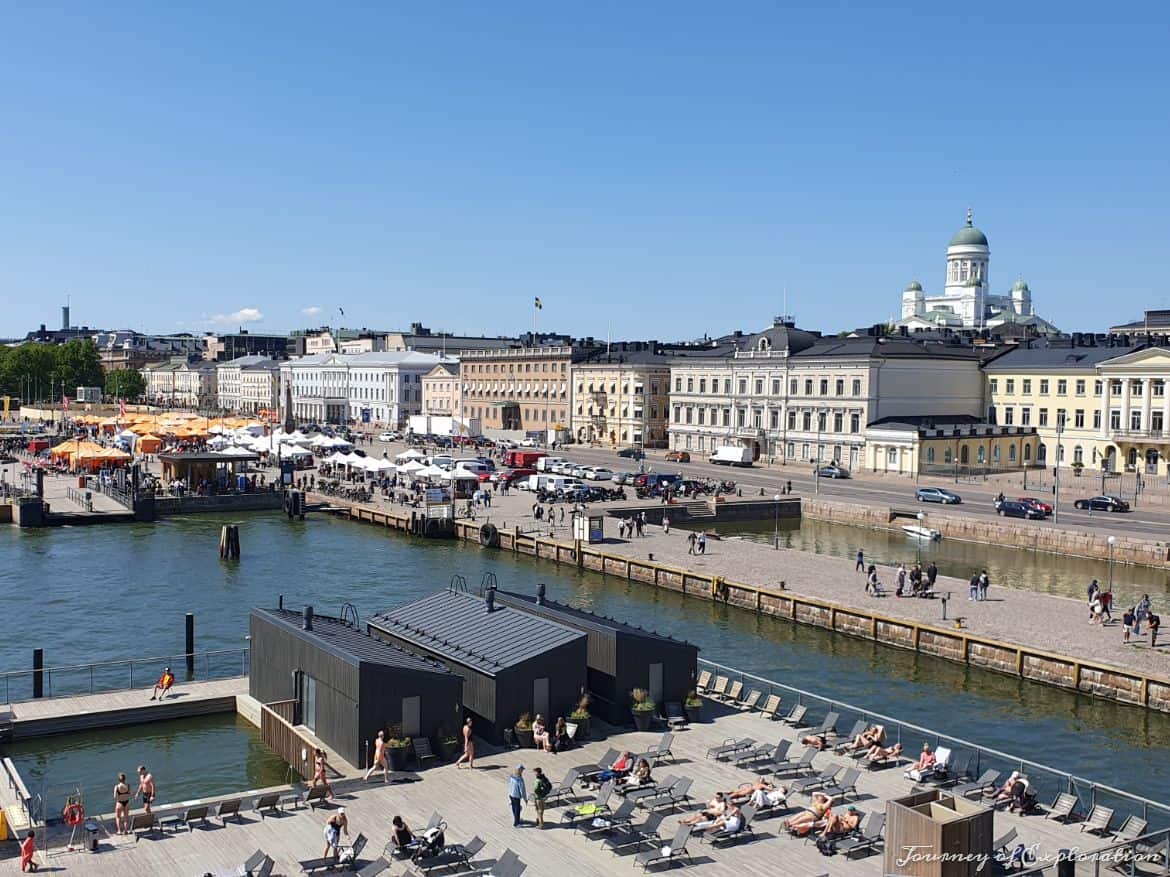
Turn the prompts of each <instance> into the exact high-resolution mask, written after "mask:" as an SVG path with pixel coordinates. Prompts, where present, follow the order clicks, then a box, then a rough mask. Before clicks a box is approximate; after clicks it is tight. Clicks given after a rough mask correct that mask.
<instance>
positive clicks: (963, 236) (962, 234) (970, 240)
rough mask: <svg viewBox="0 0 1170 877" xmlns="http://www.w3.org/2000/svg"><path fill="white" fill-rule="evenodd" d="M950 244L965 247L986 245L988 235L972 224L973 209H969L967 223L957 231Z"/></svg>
mask: <svg viewBox="0 0 1170 877" xmlns="http://www.w3.org/2000/svg"><path fill="white" fill-rule="evenodd" d="M950 246H952V247H963V246H974V247H986V246H987V235H985V234H984V233H983V232H981V231H980V230H979V229H977V228H976V227H975V226H974V225H972V224H971V211H970V210H968V211H967V224H966V225H965V226H963V227H962V228H960V229H959V230H958V231H957V232H955V236H954V237H953V238H951V243H950Z"/></svg>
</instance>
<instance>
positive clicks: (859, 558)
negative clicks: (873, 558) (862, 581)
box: [854, 548, 865, 572]
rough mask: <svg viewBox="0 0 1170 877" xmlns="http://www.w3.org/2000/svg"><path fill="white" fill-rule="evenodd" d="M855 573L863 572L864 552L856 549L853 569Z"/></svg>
mask: <svg viewBox="0 0 1170 877" xmlns="http://www.w3.org/2000/svg"><path fill="white" fill-rule="evenodd" d="M854 571H855V572H865V552H864V551H862V550H861V549H860V548H859V549H857V566H856V567H854Z"/></svg>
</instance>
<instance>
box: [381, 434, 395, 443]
mask: <svg viewBox="0 0 1170 877" xmlns="http://www.w3.org/2000/svg"><path fill="white" fill-rule="evenodd" d="M378 441H380V442H396V441H398V434H397V433H393V432H380V433H378Z"/></svg>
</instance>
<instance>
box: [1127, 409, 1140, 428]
mask: <svg viewBox="0 0 1170 877" xmlns="http://www.w3.org/2000/svg"><path fill="white" fill-rule="evenodd" d="M1129 428H1130V429H1141V428H1142V412H1141V411H1140V410H1139V411H1131V412H1129Z"/></svg>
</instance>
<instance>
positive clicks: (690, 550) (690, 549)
mask: <svg viewBox="0 0 1170 877" xmlns="http://www.w3.org/2000/svg"><path fill="white" fill-rule="evenodd" d="M698 538H699V537H698V535H697V534H696V533H695V531H694V530H691V532H689V533H687V554H694V553H695V542H697V541H698Z"/></svg>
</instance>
